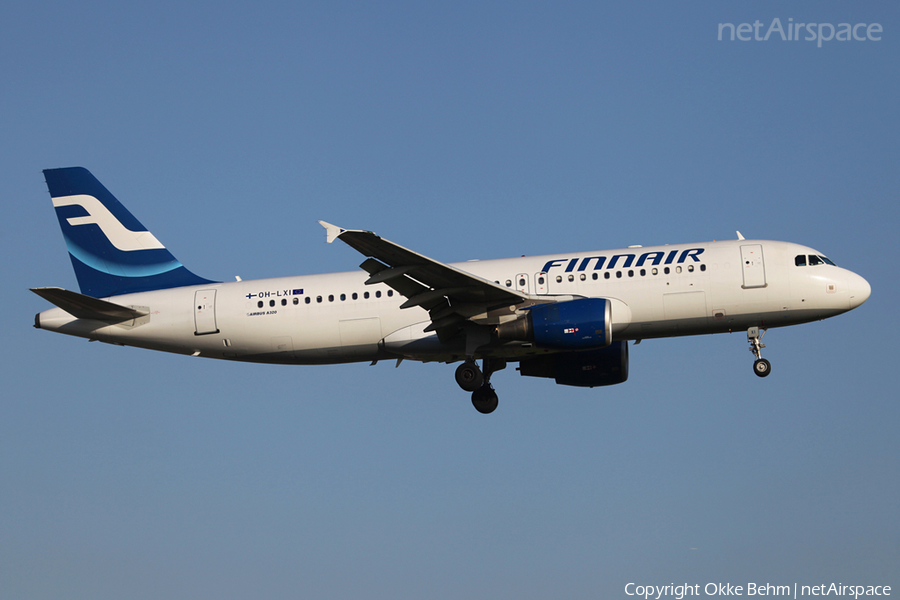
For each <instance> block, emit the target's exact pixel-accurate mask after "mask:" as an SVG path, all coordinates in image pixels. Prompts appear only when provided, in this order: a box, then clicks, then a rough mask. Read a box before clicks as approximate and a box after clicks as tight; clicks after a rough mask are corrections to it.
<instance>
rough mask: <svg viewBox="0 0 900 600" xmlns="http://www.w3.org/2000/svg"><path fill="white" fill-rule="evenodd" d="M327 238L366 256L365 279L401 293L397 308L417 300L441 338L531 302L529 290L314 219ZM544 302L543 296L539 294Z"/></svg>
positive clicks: (497, 318)
mask: <svg viewBox="0 0 900 600" xmlns="http://www.w3.org/2000/svg"><path fill="white" fill-rule="evenodd" d="M319 224H321V225H322V227H324V228H325V230H326V232H327V240H328V243H331V242H333V241H334V240H335V239H340V240H341V241H342V242H344V243H345V244H347V245H348V246H350V247H351V248H353V249H354V250H356V251H358V252H360V253H361V254H363V255H364V256H367V257H368V259H367V260H366V261H364V262H363V263H362V264H361V265H360V267H361V268H362V269H363V270H365V271H366V272H367V273H369V279H367V280H366V285H371V284H374V283H384V284H386V285H388V286H390V287H391V288H393V289H395V290H396V291H397V292H399V293H400V294H401V295H403V296H404V297H405V298H406V302H404V303H403V304H402V305H401V306H400V308H412V307H414V306H421V307H422V308H424V309H425V310H427V311H428V314H429V316H430V318H431V325H429V326H428V327H427V328H426V331H435V332H437V334H438V337H439V338H440V339H441V341H444V340H445V339H448V338H449V337H451V336H453V335H454V334H455V333H456V332H457V331H459V329H460V327H462V326H463V325H464V324H465V323H466V322H467V321H468V322H473V323H476V324H478V325H489V324H497V323H501V322H503V321H505V320H509V319H511V318H515V315H514V314H513V312H514V311H511V310H510V307H513V306H517V305H523V304H525V303H533V301H534V300H535V299H534V298H533V297H532V296H531V295H529V294H526V293H523V292H520V291H518V290H513V289H509V288H506V287H503V286H501V285H499V284H496V283H494V282H493V281H488V280H487V279H483V278H481V277H478V276H476V275H473V274H471V273H467V272H465V271H463V270H461V269H457V268H456V267H452V266H450V265H447V264H445V263H442V262H438V261H436V260H434V259H431V258H428V257H427V256H423V255H421V254H419V253H417V252H413V251H412V250H408V249H406V248H404V247H403V246H400V245H398V244H395V243H393V242H390V241H388V240H386V239H383V238H381V237H379V236H377V235H375V234H374V233H372V232H371V231H358V230H348V229H341V228H340V227H337V226H335V225H331V224H330V223H326V222H324V221H319ZM543 302H547V300H546V299H543Z"/></svg>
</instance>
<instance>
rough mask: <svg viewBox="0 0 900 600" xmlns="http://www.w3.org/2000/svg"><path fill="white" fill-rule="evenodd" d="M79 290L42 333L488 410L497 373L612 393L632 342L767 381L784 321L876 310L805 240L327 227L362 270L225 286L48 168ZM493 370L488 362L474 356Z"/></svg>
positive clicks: (79, 183) (114, 206) (86, 180)
mask: <svg viewBox="0 0 900 600" xmlns="http://www.w3.org/2000/svg"><path fill="white" fill-rule="evenodd" d="M44 177H45V179H46V182H47V187H48V190H49V192H50V197H51V199H52V202H53V206H54V207H55V210H56V215H57V218H58V219H59V224H60V227H61V228H62V233H63V237H64V238H65V241H66V246H67V248H68V251H69V255H70V258H71V260H72V265H73V267H74V269H75V275H76V278H77V280H78V285H79V288H80V293H77V292H73V291H70V290H66V289H62V288H58V287H41V288H33V289H32V290H31V291H33V292H34V293H35V294H37V295H39V296H41V297H42V298H44V299H45V300H48V301H49V302H51V303H52V304H54V305H55V308H51V309H49V310H45V311H43V312H41V313H38V314H37V315H35V320H34V326H35V327H36V328H39V329H45V330H48V331H55V332H58V333H64V334H67V335H72V336H77V337H82V338H88V339H89V340H99V341H101V342H106V343H109V344H116V345H120V346H134V347H138V348H146V349H150V350H160V351H164V352H172V353H176V354H184V355H189V356H200V357H206V358H217V359H224V360H233V361H245V362H255V363H280V364H302V365H317V364H336V363H353V362H369V363H371V364H375V363H377V362H378V361H382V360H396V361H397V364H398V365H399V364H400V361H403V360H414V361H421V362H430V361H437V362H443V363H448V364H449V363H457V362H458V363H460V364H459V365H458V366H457V368H456V372H455V377H456V382H457V384H458V385H459V386H460V387H461V388H462V389H463V390H465V391H466V392H471V394H472V404H473V405H474V406H475V408H476V410H478V411H479V412H480V413H484V414H487V413H491V412H493V411H494V409H496V408H497V405H498V396H497V393H496V391H495V390H494V388H493V385H492V384H491V376H492V375H493V374H494V373H496V372H497V371H499V370H501V369H504V368H505V367H506V366H507V364H508V363H510V362H512V363H516V362H517V363H518V365H519V366H518V371H519V372H520V373H521V375H523V376H530V377H543V378H550V379H554V380H555V381H556V383H557V384H561V385H569V386H581V387H597V386H606V385H614V384H619V383H622V382H624V381H626V380H627V379H628V353H629V347H628V342H633V343H635V344H639V343H641V341H642V340H645V339H654V338H667V337H678V336H688V335H701V334H713V333H726V332H736V331H740V332H743V331H746V332H747V340H748V342H749V344H750V350H751V352H752V353H753V355H754V357H755V361H754V363H753V371H754V373H755V374H756V375H758V376H759V377H766V376H767V375H769V373H770V372H771V364H770V362H769V361H768V360H767V359H765V358H763V357H762V354H761V350H762V348H764V347H765V345H764V344H763V343H762V341H761V340H762V337H763V335H764V334H765V332H766V331H767V330H768V329H770V328H776V327H786V326H789V325H797V324H800V323H807V322H811V321H816V320H820V319H826V318H828V317H833V316H835V315H839V314H841V313H844V312H847V311H849V310H852V309H854V308H856V307H857V306H859V305H861V304H862V303H863V302H865V301H866V300H867V299H868V297H869V294H870V293H871V288H870V286H869V284H868V282H867V281H866V280H865V279H863V278H862V277H861V276H859V275H857V274H856V273H853V272H851V271H849V270H847V269H843V268H840V267H838V266H837V265H835V263H834V262H832V261H831V260H830V259H828V258H826V257H825V255H824V254H822V253H821V252H819V251H817V250H814V249H812V248H809V247H806V246H801V245H799V244H794V243H790V242H778V241H767V240H752V239H751V240H748V239H745V238H744V236H742V235H741V234H740V232H737V237H738V239H736V240H728V241H713V242H703V243H692V244H675V245H664V246H652V247H642V246H629V247H628V248H624V249H618V250H603V251H597V252H566V253H561V254H552V255H547V256H530V257H521V258H507V259H499V260H483V261H469V262H463V263H443V262H439V261H437V260H434V259H431V258H428V257H426V256H424V255H422V254H419V253H417V252H414V251H413V250H408V249H407V248H404V247H402V246H400V245H398V244H395V243H393V242H390V241H388V240H386V239H384V238H381V237H379V236H377V235H375V234H374V233H372V232H371V231H363V230H353V229H343V228H340V227H337V226H335V225H332V224H330V223H326V222H324V221H319V223H320V224H321V225H322V226H323V227H324V228H325V231H326V241H327V242H328V243H332V242H334V241H335V240H340V241H341V242H344V243H345V244H347V245H348V246H350V247H351V248H353V249H354V250H357V251H358V252H359V253H360V254H362V255H363V256H364V257H365V260H364V261H363V262H362V264H361V265H360V267H361V270H360V271H354V272H345V273H327V274H317V275H298V276H295V277H281V278H275V279H260V280H255V281H242V280H241V279H240V278H239V277H236V278H235V279H236V281H231V282H218V281H212V280H209V279H205V278H203V277H199V276H197V275H195V274H194V273H192V272H191V271H189V270H188V269H187V268H186V267H185V266H184V265H182V264H181V263H180V262H179V261H178V260H177V259H176V258H175V257H174V256H173V255H172V254H171V253H170V252H169V250H168V249H166V247H165V246H163V244H162V243H161V242H160V241H159V240H158V239H157V238H156V237H155V236H154V235H153V234H152V233H150V232H149V231H147V229H146V228H145V227H144V226H143V225H141V223H140V222H139V221H138V220H137V219H136V218H135V217H134V216H133V215H132V214H131V213H130V212H129V211H128V210H127V209H126V208H125V207H124V206H123V205H122V204H121V203H120V202H119V201H118V200H117V199H116V198H115V197H114V196H113V195H112V194H111V193H110V192H109V191H108V190H107V189H106V188H105V187H104V186H103V184H101V183H100V181H99V180H97V179H96V178H95V177H94V176H93V175H92V174H91V173H90V172H89V171H88V170H86V169H84V168H81V167H70V168H62V169H46V170H44ZM479 360H480V361H481V366H480V367H479V366H478V363H477V362H476V361H479Z"/></svg>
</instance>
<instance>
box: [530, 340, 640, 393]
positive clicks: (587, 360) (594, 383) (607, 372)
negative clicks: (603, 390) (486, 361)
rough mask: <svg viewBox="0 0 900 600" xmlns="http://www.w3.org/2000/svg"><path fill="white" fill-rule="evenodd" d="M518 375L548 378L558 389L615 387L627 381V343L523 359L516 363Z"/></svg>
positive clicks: (614, 343)
mask: <svg viewBox="0 0 900 600" xmlns="http://www.w3.org/2000/svg"><path fill="white" fill-rule="evenodd" d="M519 372H520V373H521V374H522V375H526V376H528V377H548V378H552V379H555V380H556V383H558V384H560V385H574V386H579V387H598V386H601V385H615V384H617V383H622V382H624V381H625V380H627V379H628V342H613V343H612V344H610V345H609V346H607V347H606V348H600V349H598V350H585V351H583V352H561V353H559V354H545V355H543V356H538V357H535V358H527V359H524V360H522V361H521V362H520V363H519Z"/></svg>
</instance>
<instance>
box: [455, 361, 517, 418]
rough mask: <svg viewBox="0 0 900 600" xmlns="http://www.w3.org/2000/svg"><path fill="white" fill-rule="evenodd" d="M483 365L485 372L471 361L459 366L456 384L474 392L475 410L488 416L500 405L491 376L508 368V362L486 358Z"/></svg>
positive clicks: (473, 403)
mask: <svg viewBox="0 0 900 600" xmlns="http://www.w3.org/2000/svg"><path fill="white" fill-rule="evenodd" d="M482 364H483V365H484V371H482V370H481V369H479V368H478V365H477V364H475V361H474V360H471V359H469V360H466V362H464V363H463V364H461V365H459V366H458V367H457V368H456V383H458V384H459V387H461V388H462V389H464V390H465V391H467V392H472V405H473V406H474V407H475V410H477V411H478V412H480V413H481V414H483V415H486V414H489V413H492V412H494V410H495V409H496V408H497V404H498V399H497V392H495V391H494V386H492V385H491V382H490V379H491V375H492V374H493V373H494V372H495V371H499V370H501V369H504V368H506V361H505V360H498V359H488V358H486V359H484V361H483V363H482Z"/></svg>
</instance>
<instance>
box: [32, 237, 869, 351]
mask: <svg viewBox="0 0 900 600" xmlns="http://www.w3.org/2000/svg"><path fill="white" fill-rule="evenodd" d="M801 255H809V256H816V255H819V253H818V252H816V251H815V250H812V249H810V248H807V247H804V246H800V245H797V244H792V243H787V242H772V241H759V240H734V241H724V242H707V243H698V244H684V245H674V246H658V247H633V248H627V249H622V250H606V251H600V252H587V253H584V252H583V253H572V254H559V255H550V256H536V257H522V258H511V259H501V260H485V261H471V262H465V263H457V264H454V265H452V266H453V267H456V268H458V269H461V270H463V271H467V272H469V273H472V274H474V275H476V276H479V277H482V278H484V279H488V280H490V281H494V282H499V284H500V285H503V286H507V287H511V288H513V289H518V290H521V291H523V292H526V293H528V294H533V295H539V296H540V295H547V296H571V297H600V298H607V299H609V300H610V301H611V303H612V321H613V327H612V331H613V339H616V340H640V339H646V338H659V337H672V336H681V335H697V334H706V333H722V332H728V331H741V330H746V329H748V328H750V327H760V328H769V327H781V326H786V325H794V324H798V323H804V322H809V321H814V320H818V319H824V318H827V317H831V316H834V315H838V314H840V313H843V312H846V311H848V310H850V309H852V308H854V307H856V306H858V305H859V304H861V303H862V302H864V301H865V299H866V298H867V297H868V295H869V285H868V283H866V281H865V280H864V279H863V278H862V277H860V276H858V275H856V274H854V273H852V272H851V271H848V270H846V269H842V268H839V267H836V266H833V265H830V264H817V265H815V266H812V265H809V264H807V265H805V266H798V265H797V264H796V261H795V258H796V257H797V256H801ZM614 257H616V258H614ZM598 267H599V268H598ZM367 277H368V274H367V273H364V272H362V271H357V272H348V273H330V274H320V275H304V276H297V277H282V278H277V279H261V280H254V281H235V282H228V283H212V284H207V285H201V286H189V287H178V288H172V289H164V290H157V291H150V292H142V293H134V294H125V295H120V296H115V297H113V298H112V299H111V301H113V302H115V303H116V304H119V305H124V306H129V307H139V308H143V309H146V310H147V311H148V312H149V315H148V316H145V317H142V318H139V319H136V320H135V321H129V322H125V323H120V324H116V325H109V324H107V323H103V322H100V321H92V320H86V319H76V318H75V317H73V316H72V315H70V314H69V313H67V312H65V311H63V310H62V309H59V308H53V309H50V310H47V311H44V312H42V313H40V314H39V315H38V316H37V318H36V326H39V327H40V328H42V329H47V330H51V331H57V332H60V333H66V334H70V335H75V336H80V337H86V338H90V339H97V340H100V341H104V342H108V343H113V344H120V345H126V346H136V347H141V348H149V349H153V350H162V351H167V352H175V353H180V354H190V355H197V356H204V357H209V358H220V359H229V360H240V361H252V362H271V363H288V364H324V363H343V362H356V361H373V360H379V359H386V358H408V359H412V360H426V361H427V360H440V361H453V360H461V359H463V358H465V356H464V353H465V352H464V348H457V347H452V346H448V345H447V344H441V343H440V342H439V341H438V340H437V337H436V336H435V335H434V334H431V333H425V332H424V329H425V328H426V327H427V326H428V325H429V324H430V319H429V315H428V313H427V312H426V311H425V310H423V309H421V308H419V307H411V308H407V309H401V308H400V305H401V304H402V303H403V302H404V300H405V298H404V297H402V296H401V295H400V294H399V293H397V292H396V291H394V290H392V289H391V288H389V287H388V286H387V285H385V284H374V285H365V283H364V282H365V281H366V279H367ZM510 313H511V315H514V314H515V313H516V307H510ZM510 318H512V317H510ZM475 320H476V321H477V316H476V317H475ZM485 322H487V321H485ZM498 352H499V353H500V354H501V355H503V356H506V357H508V358H510V359H513V360H515V359H516V358H517V357H521V356H526V355H528V354H531V353H534V352H535V349H534V348H533V346H532V344H530V343H524V342H519V341H510V342H503V343H499V345H498V343H495V345H494V348H493V349H492V353H493V354H494V355H497V353H498Z"/></svg>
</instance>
